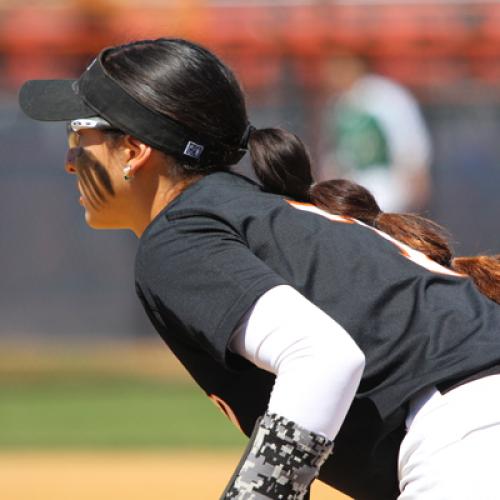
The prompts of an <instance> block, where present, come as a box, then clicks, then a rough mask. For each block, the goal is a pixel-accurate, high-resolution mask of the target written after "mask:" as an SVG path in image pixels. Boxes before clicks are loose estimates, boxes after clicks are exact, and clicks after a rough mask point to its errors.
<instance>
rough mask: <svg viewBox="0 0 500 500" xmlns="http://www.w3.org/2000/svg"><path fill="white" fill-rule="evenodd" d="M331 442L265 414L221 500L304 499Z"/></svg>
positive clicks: (326, 455)
mask: <svg viewBox="0 0 500 500" xmlns="http://www.w3.org/2000/svg"><path fill="white" fill-rule="evenodd" d="M332 448H333V441H328V439H326V438H325V437H323V436H320V435H318V434H316V433H314V432H310V431H307V430H305V429H302V428H301V427H299V426H298V425H297V424H295V423H294V422H292V421H290V420H287V419H286V418H283V417H280V416H278V415H274V414H269V413H266V414H265V415H264V416H263V417H262V418H261V419H260V420H259V421H258V422H257V424H256V426H255V430H254V433H253V435H252V437H251V439H250V443H249V445H248V447H247V451H246V453H245V455H244V456H243V458H242V460H241V462H240V464H239V466H238V468H237V469H236V472H235V474H234V476H233V477H232V479H231V481H230V482H229V484H228V486H227V487H226V490H225V491H224V493H223V494H222V497H221V500H229V499H237V500H267V499H280V500H303V499H305V497H306V495H307V492H308V490H309V486H310V484H311V483H312V481H313V479H314V478H315V477H316V476H317V475H318V472H319V469H320V467H321V465H323V462H324V461H325V460H326V459H327V457H328V455H329V454H330V453H331V451H332Z"/></svg>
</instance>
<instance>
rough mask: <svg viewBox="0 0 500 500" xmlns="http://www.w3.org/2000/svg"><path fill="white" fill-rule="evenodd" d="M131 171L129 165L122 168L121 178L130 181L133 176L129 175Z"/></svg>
mask: <svg viewBox="0 0 500 500" xmlns="http://www.w3.org/2000/svg"><path fill="white" fill-rule="evenodd" d="M131 170H132V167H131V166H130V165H125V166H124V167H123V178H124V179H125V180H126V181H130V180H131V179H133V177H134V176H133V175H130V172H131Z"/></svg>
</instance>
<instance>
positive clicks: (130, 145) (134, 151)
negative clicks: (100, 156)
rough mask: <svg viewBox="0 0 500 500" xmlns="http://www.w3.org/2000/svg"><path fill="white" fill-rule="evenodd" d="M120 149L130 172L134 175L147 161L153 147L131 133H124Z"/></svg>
mask: <svg viewBox="0 0 500 500" xmlns="http://www.w3.org/2000/svg"><path fill="white" fill-rule="evenodd" d="M122 151H123V154H124V158H125V163H127V164H128V165H130V167H131V170H130V173H131V174H132V175H134V174H136V173H137V172H138V171H139V170H140V169H141V168H142V167H143V166H144V165H145V164H146V163H147V162H148V161H149V159H150V158H151V155H152V153H153V148H152V147H151V146H148V145H147V144H144V143H143V142H141V141H140V140H139V139H136V138H135V137H132V136H131V135H126V136H125V138H124V140H123V146H122Z"/></svg>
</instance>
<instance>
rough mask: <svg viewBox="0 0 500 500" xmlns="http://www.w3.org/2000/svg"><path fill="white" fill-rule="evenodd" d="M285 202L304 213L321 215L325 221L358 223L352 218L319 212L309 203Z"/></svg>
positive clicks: (318, 209)
mask: <svg viewBox="0 0 500 500" xmlns="http://www.w3.org/2000/svg"><path fill="white" fill-rule="evenodd" d="M285 201H286V202H287V203H288V204H290V205H291V206H292V207H294V208H297V209H298V210H303V211H304V212H310V213H313V214H318V215H321V216H322V217H326V218H327V219H330V220H332V221H335V222H343V223H344V224H355V223H357V222H358V221H356V220H355V219H353V218H352V217H345V216H344V215H336V214H331V213H329V212H326V211H325V210H321V208H318V207H317V206H316V205H313V204H311V203H304V202H301V201H291V200H285Z"/></svg>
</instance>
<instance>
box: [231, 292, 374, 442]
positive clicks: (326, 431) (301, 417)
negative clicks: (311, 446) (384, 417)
mask: <svg viewBox="0 0 500 500" xmlns="http://www.w3.org/2000/svg"><path fill="white" fill-rule="evenodd" d="M230 349H231V351H233V352H236V353H238V354H240V355H241V356H243V357H244V358H246V359H248V360H249V361H251V362H252V363H253V364H255V365H257V366H258V367H260V368H262V369H264V370H267V371H269V372H272V373H274V374H276V382H275V385H274V388H273V391H272V394H271V398H270V400H269V407H268V412H269V413H276V414H277V415H281V416H283V417H285V418H287V419H289V420H292V421H293V422H295V423H297V424H298V425H300V426H302V427H304V428H305V429H307V430H309V431H313V432H315V433H317V434H321V435H323V436H325V437H327V438H328V439H330V440H333V439H334V438H335V436H336V434H337V432H338V430H339V429H340V426H341V425H342V422H343V420H344V418H345V416H346V414H347V411H348V409H349V407H350V405H351V403H352V400H353V398H354V395H355V393H356V390H357V388H358V385H359V382H360V379H361V375H362V372H363V369H364V362H365V358H364V355H363V353H362V352H361V350H360V349H359V348H358V346H357V345H356V344H355V343H354V341H353V340H352V339H351V337H350V336H349V335H348V334H347V332H346V331H345V330H344V329H343V328H342V327H341V326H340V325H339V324H338V323H337V322H336V321H334V320H333V319H332V318H331V317H330V316H328V315H327V314H326V313H324V312H323V311H322V310H321V309H319V308H318V307H316V306H315V305H314V304H312V303H311V302H309V301H308V300H307V299H306V298H305V297H303V296H302V295H301V294H300V293H299V292H297V291H296V290H295V289H294V288H292V287H290V286H285V285H282V286H278V287H275V288H273V289H271V290H269V291H268V292H266V293H265V294H264V295H263V296H262V297H260V299H259V300H258V301H257V302H256V303H255V305H254V307H253V308H252V309H251V310H250V311H249V313H247V314H246V315H245V317H244V318H243V319H242V321H241V322H240V325H239V326H238V328H237V330H236V331H235V333H234V335H233V337H232V339H231V343H230Z"/></svg>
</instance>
